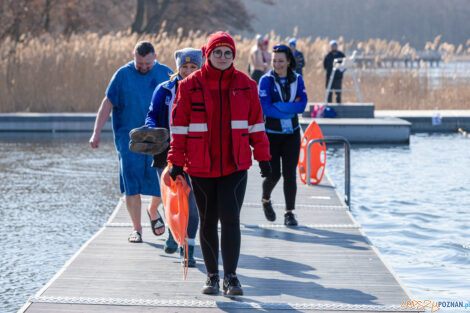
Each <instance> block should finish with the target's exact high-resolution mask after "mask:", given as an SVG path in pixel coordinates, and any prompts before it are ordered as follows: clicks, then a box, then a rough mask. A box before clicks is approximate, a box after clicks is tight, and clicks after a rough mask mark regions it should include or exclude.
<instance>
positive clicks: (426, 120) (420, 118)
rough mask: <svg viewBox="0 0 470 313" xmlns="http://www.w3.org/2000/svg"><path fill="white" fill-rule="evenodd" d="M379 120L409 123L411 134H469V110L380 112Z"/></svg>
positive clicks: (377, 113)
mask: <svg viewBox="0 0 470 313" xmlns="http://www.w3.org/2000/svg"><path fill="white" fill-rule="evenodd" d="M375 116H376V117H379V118H384V117H396V118H400V119H402V120H405V121H408V122H410V123H411V132H412V133H451V132H457V131H458V130H459V128H460V129H463V130H464V131H466V132H470V110H397V111H395V110H380V111H375Z"/></svg>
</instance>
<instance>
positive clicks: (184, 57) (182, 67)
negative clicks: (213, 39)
mask: <svg viewBox="0 0 470 313" xmlns="http://www.w3.org/2000/svg"><path fill="white" fill-rule="evenodd" d="M175 62H176V67H177V72H176V73H175V74H173V75H172V76H171V77H170V80H168V81H166V82H163V83H161V84H160V85H158V86H157V88H156V89H155V91H154V93H153V96H152V102H151V104H150V108H149V112H148V113H147V118H146V119H145V125H147V126H149V127H165V128H166V129H168V130H170V121H171V111H172V109H173V103H174V100H175V95H176V91H177V89H178V82H179V81H180V80H182V79H184V78H186V77H187V76H189V75H190V74H191V73H192V72H195V71H197V70H198V69H200V68H201V64H202V51H201V50H199V49H193V48H185V49H181V50H178V51H176V52H175ZM170 138H171V132H170ZM168 150H169V148H168V149H167V150H166V151H164V152H162V153H161V154H157V155H154V156H153V164H152V166H153V167H156V168H157V174H158V178H159V179H161V175H162V172H163V169H164V168H165V167H166V165H167V155H168ZM186 182H187V183H188V185H189V186H191V183H190V181H189V176H188V175H186ZM198 225H199V216H198V211H197V206H196V201H195V199H194V194H193V192H192V191H191V193H190V194H189V221H188V228H187V233H188V237H189V240H188V246H189V249H188V266H189V267H194V266H196V260H195V259H194V245H195V238H196V233H197V228H198ZM177 249H178V245H177V243H176V242H175V240H174V239H173V235H172V234H171V231H169V232H168V239H167V240H166V242H165V252H166V253H174V252H176V250H177ZM180 254H181V255H182V250H180ZM184 261H185V260H183V262H182V263H183V264H184Z"/></svg>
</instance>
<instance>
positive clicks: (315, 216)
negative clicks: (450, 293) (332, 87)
mask: <svg viewBox="0 0 470 313" xmlns="http://www.w3.org/2000/svg"><path fill="white" fill-rule="evenodd" d="M261 182H262V180H261V177H260V175H259V168H258V167H257V166H253V167H252V168H251V169H250V170H249V178H248V186H247V192H246V196H245V201H244V204H243V207H242V209H241V231H242V244H241V255H240V259H239V266H238V271H237V274H238V276H239V279H240V282H241V284H242V287H243V290H244V296H241V297H229V296H223V295H222V293H220V294H219V295H216V296H209V295H203V294H201V292H200V290H201V288H202V285H203V283H204V281H205V268H204V263H203V260H202V256H201V251H200V247H199V242H197V245H196V249H195V256H196V260H197V267H196V268H190V269H189V271H188V276H187V279H186V280H183V267H182V266H181V264H180V259H179V256H178V255H176V254H172V255H168V254H165V253H164V251H163V246H164V240H165V239H166V237H167V233H165V234H164V235H163V236H162V237H155V236H154V235H153V234H151V231H150V228H149V224H148V220H147V216H146V214H144V213H143V214H142V216H143V221H145V222H147V223H146V224H144V231H143V240H144V242H143V243H141V244H132V243H129V242H127V236H128V235H129V233H130V231H131V224H130V219H129V216H128V213H127V211H126V208H125V204H124V201H123V199H121V200H120V201H119V203H118V205H117V207H116V209H115V211H114V213H113V214H112V215H111V217H110V218H109V221H108V222H107V223H106V224H105V225H104V226H103V228H101V229H100V230H99V231H98V232H97V233H96V234H95V235H94V236H93V237H92V238H90V240H89V241H88V242H87V243H85V244H84V246H82V247H81V249H80V250H79V251H78V252H77V253H76V254H75V255H74V256H73V257H72V258H71V259H70V260H69V261H68V262H67V263H66V264H65V265H64V267H63V268H62V269H60V270H59V272H58V273H57V274H56V275H55V277H54V278H52V280H51V281H50V282H49V283H47V284H46V285H45V286H44V287H43V288H42V289H41V290H40V291H39V292H38V293H37V294H36V295H35V296H32V297H31V298H30V299H29V301H28V302H27V303H26V304H25V305H24V306H23V308H22V309H21V310H20V312H28V313H30V312H33V313H38V312H48V313H50V312H268V311H269V312H271V311H273V312H362V313H364V312H418V311H416V310H411V309H407V308H404V307H401V305H402V303H406V301H408V300H409V299H410V295H409V293H408V292H407V291H406V288H405V287H404V286H403V285H402V284H401V283H400V281H399V279H398V278H397V276H396V275H395V274H394V273H393V271H392V270H391V269H390V268H389V267H388V266H387V265H386V264H385V262H384V261H383V259H382V258H381V256H380V254H379V253H378V251H377V250H376V248H374V246H373V245H372V244H371V242H370V241H369V240H368V239H367V237H366V235H365V234H364V232H363V231H362V229H361V226H360V225H359V224H358V223H357V222H356V221H355V219H354V218H353V216H352V215H351V213H350V211H349V208H348V207H347V206H346V205H345V203H344V201H343V200H342V197H341V196H340V195H339V194H338V193H337V190H336V189H335V187H334V186H333V184H332V182H331V181H330V180H329V179H328V177H327V176H324V179H323V181H322V183H321V184H320V185H317V186H314V187H312V186H310V187H309V186H306V185H303V184H301V183H300V182H299V183H298V192H297V206H296V215H297V218H298V220H299V226H298V227H289V228H288V227H285V226H284V225H283V210H284V197H283V194H282V182H280V183H279V184H278V186H277V187H276V190H275V191H274V192H273V199H272V201H273V203H274V208H275V211H276V214H277V216H278V218H277V220H276V222H274V223H270V222H267V221H266V220H265V217H264V214H263V210H262V207H261V201H260V199H261ZM148 200H149V199H148V198H147V199H145V201H146V202H147V203H148ZM143 207H146V205H144V206H143ZM198 238H199V236H197V241H198ZM219 260H222V258H221V257H220V258H219ZM220 262H221V261H220ZM220 269H222V267H221V266H220ZM220 274H221V275H223V272H222V270H221V272H220Z"/></svg>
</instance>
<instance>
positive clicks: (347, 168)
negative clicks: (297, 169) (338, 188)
mask: <svg viewBox="0 0 470 313" xmlns="http://www.w3.org/2000/svg"><path fill="white" fill-rule="evenodd" d="M314 143H325V144H326V143H342V144H344V202H345V203H346V205H347V206H348V208H349V209H351V156H350V150H351V149H350V146H351V145H350V144H349V141H348V140H347V139H346V138H344V137H341V136H329V137H325V138H323V139H312V140H310V141H309V142H308V145H307V185H311V183H310V178H311V177H310V169H311V164H310V156H311V149H310V148H311V147H312V145H313V144H314Z"/></svg>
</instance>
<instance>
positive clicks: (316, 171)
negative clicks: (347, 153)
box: [298, 122, 326, 184]
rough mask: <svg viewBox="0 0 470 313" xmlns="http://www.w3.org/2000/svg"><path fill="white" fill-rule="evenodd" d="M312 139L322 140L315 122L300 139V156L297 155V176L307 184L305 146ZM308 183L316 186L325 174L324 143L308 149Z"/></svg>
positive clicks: (315, 144)
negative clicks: (309, 151) (309, 152)
mask: <svg viewBox="0 0 470 313" xmlns="http://www.w3.org/2000/svg"><path fill="white" fill-rule="evenodd" d="M312 139H323V134H322V132H321V129H320V127H319V126H318V124H317V123H316V122H313V123H312V124H310V125H309V126H308V127H307V129H306V130H305V133H304V135H303V137H302V141H301V142H300V154H299V163H298V167H299V174H300V180H301V181H302V182H303V183H304V184H306V183H307V173H306V172H307V145H308V143H309V141H310V140H312ZM310 150H311V154H310V182H311V183H312V184H318V183H320V182H321V180H322V178H323V173H324V172H325V163H326V145H325V143H318V142H317V143H314V144H313V145H312V147H311V148H310Z"/></svg>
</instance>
